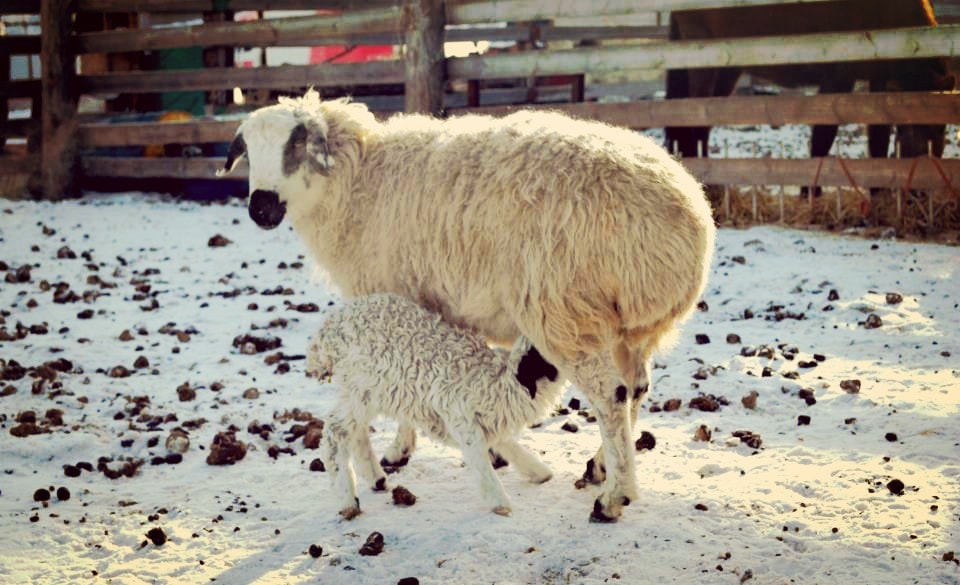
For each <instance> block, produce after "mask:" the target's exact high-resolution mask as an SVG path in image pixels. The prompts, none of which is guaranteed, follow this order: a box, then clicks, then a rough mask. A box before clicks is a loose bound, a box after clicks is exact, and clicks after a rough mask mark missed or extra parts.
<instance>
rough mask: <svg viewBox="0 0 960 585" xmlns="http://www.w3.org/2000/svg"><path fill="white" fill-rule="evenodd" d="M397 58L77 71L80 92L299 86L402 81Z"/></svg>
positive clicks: (400, 68) (374, 83)
mask: <svg viewBox="0 0 960 585" xmlns="http://www.w3.org/2000/svg"><path fill="white" fill-rule="evenodd" d="M403 80H404V75H403V63H402V62H401V61H398V60H396V61H369V62H365V63H344V64H324V65H280V66H276V67H268V68H225V69H215V68H210V69H185V70H179V71H136V72H128V73H111V74H105V75H81V76H80V77H79V83H80V88H81V90H82V91H83V92H84V93H117V92H129V93H149V92H156V91H178V90H186V89H203V90H211V89H231V88H234V87H241V88H244V89H254V88H271V89H282V88H299V87H310V86H313V87H340V86H353V85H367V84H369V85H382V84H389V83H403Z"/></svg>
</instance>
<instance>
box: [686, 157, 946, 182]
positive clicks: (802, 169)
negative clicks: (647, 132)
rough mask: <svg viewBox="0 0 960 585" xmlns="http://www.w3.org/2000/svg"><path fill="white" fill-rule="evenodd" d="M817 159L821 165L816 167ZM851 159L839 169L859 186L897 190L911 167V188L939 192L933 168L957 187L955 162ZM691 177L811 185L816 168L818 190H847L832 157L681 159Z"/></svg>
mask: <svg viewBox="0 0 960 585" xmlns="http://www.w3.org/2000/svg"><path fill="white" fill-rule="evenodd" d="M821 160H822V161H823V164H822V166H821ZM935 160H936V163H935V162H934V160H931V159H928V158H926V157H921V158H920V159H916V160H915V159H899V160H897V159H851V160H844V161H843V165H845V166H846V167H847V170H849V171H850V175H851V176H852V177H853V178H854V180H856V182H857V185H859V186H860V187H862V188H872V187H881V188H887V189H897V188H902V187H904V186H905V185H906V183H907V178H908V177H909V176H910V173H911V169H912V170H913V177H912V179H911V181H910V186H911V188H913V189H945V188H946V185H945V184H944V180H943V178H942V177H941V176H940V173H939V172H938V170H937V168H936V165H939V166H940V168H941V169H942V170H943V172H944V174H945V175H946V177H947V179H948V180H949V181H950V183H951V184H952V185H960V160H957V159H935ZM682 162H683V165H684V166H685V167H687V170H689V171H690V173H691V174H693V175H694V176H695V177H697V178H698V179H699V180H700V181H702V182H703V183H705V184H710V185H798V186H808V185H813V182H814V179H815V178H816V177H817V171H818V167H820V168H819V173H820V176H819V179H818V180H817V184H818V185H820V186H824V187H850V186H851V185H850V180H849V179H848V178H847V174H846V172H845V171H844V169H843V166H841V164H840V163H839V162H838V161H837V159H835V158H824V159H769V158H748V159H717V158H696V159H691V158H687V159H683V160H682Z"/></svg>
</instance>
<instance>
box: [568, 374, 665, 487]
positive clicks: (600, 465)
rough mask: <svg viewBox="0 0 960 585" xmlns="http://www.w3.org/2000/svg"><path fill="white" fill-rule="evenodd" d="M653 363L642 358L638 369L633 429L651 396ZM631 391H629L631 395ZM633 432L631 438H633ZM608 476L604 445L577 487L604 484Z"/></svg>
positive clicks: (633, 408)
mask: <svg viewBox="0 0 960 585" xmlns="http://www.w3.org/2000/svg"><path fill="white" fill-rule="evenodd" d="M652 367H653V363H652V361H651V360H650V358H649V357H647V358H641V361H640V367H639V368H638V369H637V378H636V381H635V386H634V388H633V391H632V395H631V397H630V398H631V400H630V417H629V422H630V426H631V428H632V429H633V428H634V427H635V425H636V423H637V420H638V419H639V417H640V406H641V405H642V404H643V401H644V399H645V398H646V397H647V396H648V395H649V391H650V385H651V383H650V375H649V374H650V372H652V371H653V370H652V369H651V368H652ZM629 392H630V391H628V393H629ZM632 434H633V433H632V431H631V436H632ZM606 476H607V468H606V465H605V464H604V457H603V445H601V446H600V448H599V449H597V452H596V454H595V455H594V456H593V457H592V458H590V459H589V460H588V461H587V465H586V469H585V470H584V472H583V477H582V478H581V479H580V480H578V481H577V487H578V488H583V487H585V486H586V484H587V483H593V484H597V485H599V484H602V483H603V481H604V479H606Z"/></svg>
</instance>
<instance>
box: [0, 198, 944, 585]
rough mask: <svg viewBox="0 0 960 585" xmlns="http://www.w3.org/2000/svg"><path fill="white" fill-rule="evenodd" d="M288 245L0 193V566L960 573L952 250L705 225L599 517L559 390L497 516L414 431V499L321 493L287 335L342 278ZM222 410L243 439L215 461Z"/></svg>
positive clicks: (575, 419)
mask: <svg viewBox="0 0 960 585" xmlns="http://www.w3.org/2000/svg"><path fill="white" fill-rule="evenodd" d="M217 235H220V236H222V238H215V236H217ZM228 240H229V241H228ZM211 244H213V245H211ZM303 254H304V248H303V246H302V245H301V244H300V242H299V240H298V239H297V238H296V236H295V235H294V234H293V233H292V232H291V231H290V230H289V229H287V226H286V224H284V225H283V226H282V227H281V228H280V229H277V230H275V231H272V232H265V231H261V230H259V229H258V228H257V227H256V226H255V225H254V224H253V223H252V222H251V221H250V220H249V219H248V218H247V214H246V210H245V208H244V207H243V206H242V205H241V204H240V203H237V202H231V203H228V204H212V205H210V204H207V205H205V204H199V203H192V202H177V201H173V200H170V199H166V198H161V197H158V196H150V195H143V194H128V195H113V196H100V197H96V196H90V197H87V198H85V199H83V200H79V201H68V202H63V203H57V204H52V203H37V202H0V262H2V265H0V268H2V270H0V291H2V292H0V310H2V313H0V315H2V319H0V328H2V333H0V339H3V341H0V359H2V360H3V362H0V365H2V377H3V380H2V381H0V394H2V396H0V469H2V471H3V473H2V474H0V582H3V583H38V584H48V583H50V584H52V583H122V584H141V583H204V582H209V581H215V582H217V583H226V584H231V585H232V584H246V583H294V584H299V583H378V584H389V583H396V582H398V581H399V580H400V579H402V578H405V577H415V578H417V579H419V582H420V583H424V584H441V583H442V584H449V583H465V584H473V583H498V584H524V583H558V584H559V583H585V584H599V583H629V584H634V583H640V584H643V583H651V584H656V583H718V584H721V583H722V584H731V583H733V584H736V583H750V584H754V583H756V584H781V583H820V584H829V583H864V584H891V585H894V584H896V585H900V584H904V583H918V584H924V585H926V584H934V583H937V584H951V583H952V584H955V583H960V567H958V564H957V562H956V561H955V560H951V559H953V558H955V557H954V555H955V554H960V528H958V526H960V524H958V516H960V458H958V452H960V450H958V446H960V425H958V415H960V365H958V364H960V362H958V356H960V311H958V303H960V254H958V251H957V248H954V247H943V246H938V245H932V244H916V243H902V242H897V241H892V240H882V241H870V240H864V239H854V238H844V237H839V236H836V235H830V234H824V233H816V232H804V231H797V230H789V229H780V228H772V227H761V228H752V229H748V230H742V231H740V230H729V229H724V230H721V232H720V235H719V242H718V249H717V253H716V261H715V264H714V269H713V274H712V277H711V281H710V285H709V289H708V291H707V293H706V295H705V298H704V302H705V304H704V305H703V306H702V307H701V308H702V309H703V310H701V311H699V312H697V313H696V315H695V317H694V318H693V319H692V321H691V322H689V323H688V324H687V325H686V326H685V328H684V330H683V334H682V336H681V338H680V342H679V344H678V345H677V347H676V348H675V349H674V350H673V351H672V352H670V353H669V354H666V355H663V356H659V357H658V358H657V363H658V369H656V370H655V376H654V380H655V383H654V388H653V391H652V393H651V400H650V401H649V403H648V404H647V408H644V412H643V413H642V414H641V418H640V422H639V424H638V426H637V429H636V432H635V435H636V436H637V437H640V434H641V431H646V432H647V433H649V434H651V435H652V437H653V438H654V439H655V443H656V444H655V446H654V447H653V449H648V450H643V451H639V452H638V453H637V455H636V458H637V464H638V468H639V472H638V474H639V482H640V485H641V487H642V498H641V499H640V501H637V502H634V503H633V504H632V505H631V506H630V507H629V508H627V510H626V512H625V515H624V517H623V519H622V520H621V521H620V522H619V523H617V524H613V525H597V524H590V523H588V522H587V518H588V514H589V511H590V509H591V506H592V503H593V500H594V498H595V488H592V487H587V488H585V489H581V490H578V489H576V488H575V487H574V482H575V480H577V479H578V478H579V477H580V474H581V473H582V470H583V464H584V462H585V461H586V459H587V458H588V457H589V455H590V454H592V453H593V452H594V451H595V450H596V448H597V447H598V445H599V441H600V437H599V433H598V428H597V424H596V423H595V422H590V420H591V419H590V418H588V417H589V416H590V406H589V404H588V403H586V401H585V400H584V399H583V396H582V395H581V394H580V393H579V392H578V391H577V390H576V389H575V388H569V389H568V391H567V392H566V395H565V396H564V398H563V401H562V404H560V405H559V406H558V408H560V407H562V408H563V409H564V410H558V412H557V414H556V415H554V416H551V417H550V418H548V419H547V420H545V421H544V422H543V424H542V425H540V426H539V427H538V428H535V429H532V430H530V431H529V432H528V433H526V435H525V436H524V438H523V440H522V442H523V443H524V444H526V445H528V446H530V447H532V448H535V449H537V450H538V451H540V452H542V453H543V458H544V459H545V460H546V461H547V462H548V463H549V464H550V465H551V467H552V468H553V469H554V472H555V475H554V478H553V479H552V480H551V481H549V482H547V483H546V484H543V485H532V484H528V483H526V482H525V481H523V479H522V478H521V477H520V476H519V475H518V474H517V473H515V472H514V471H513V470H512V469H511V468H509V467H507V468H503V469H501V470H500V471H499V473H500V474H501V477H502V479H503V481H504V484H505V487H506V488H507V491H508V493H509V494H510V496H511V498H512V499H513V503H514V513H513V515H512V516H511V517H507V518H504V517H500V516H496V515H494V514H492V513H490V512H489V511H487V510H485V509H484V507H483V505H482V504H481V503H480V500H479V497H478V488H477V486H476V485H475V482H474V480H473V477H472V475H470V473H469V470H467V469H465V468H464V467H463V466H462V463H461V460H460V457H459V454H458V452H457V451H456V450H454V449H451V448H448V447H445V446H441V445H437V444H435V443H432V442H430V441H429V440H421V442H420V446H419V448H418V451H417V452H416V453H415V455H414V456H413V458H412V460H411V462H410V464H409V465H408V466H407V467H406V468H403V469H402V470H400V471H399V472H398V473H396V474H394V475H391V476H390V482H391V484H390V487H393V486H397V485H402V486H404V487H406V488H407V489H409V490H410V491H411V492H412V493H413V494H415V495H416V497H417V500H416V503H415V504H414V505H413V506H409V507H401V506H396V505H394V504H393V503H392V501H391V497H390V492H389V491H388V492H387V493H386V494H379V493H377V494H375V493H372V492H370V491H369V486H365V485H363V484H362V482H361V506H362V507H363V510H364V513H363V514H362V515H361V516H359V517H358V518H356V519H355V520H353V521H344V520H342V519H341V518H340V517H339V516H337V513H336V506H335V504H334V502H333V501H332V498H331V497H330V494H331V490H330V485H329V478H328V477H327V474H326V473H324V472H320V471H311V463H312V462H313V461H314V459H316V457H317V451H315V450H312V449H309V448H307V446H305V444H304V438H307V439H308V440H309V439H310V437H311V436H312V434H311V433H308V434H307V435H306V437H304V436H301V433H303V432H304V430H306V427H307V426H309V424H310V420H309V417H308V416H307V415H306V414H305V413H306V412H309V413H311V414H312V415H313V416H315V417H317V418H320V419H322V418H323V415H324V411H325V409H326V408H327V407H328V405H329V404H331V397H330V390H329V387H327V386H324V385H322V384H320V383H319V382H317V381H315V380H312V379H308V378H305V377H304V375H303V367H304V362H303V361H302V360H300V359H297V358H298V356H302V355H303V353H304V352H305V348H306V343H307V339H308V337H309V335H310V334H311V333H312V332H313V330H314V329H315V328H316V326H317V324H318V322H319V321H320V319H322V314H323V311H324V310H325V309H326V308H327V307H328V305H329V304H330V303H339V302H340V299H339V298H338V297H337V296H336V295H335V293H334V292H333V291H329V290H327V289H326V288H325V287H324V285H323V283H322V280H321V279H318V278H315V277H314V275H313V274H312V271H311V269H310V262H309V260H308V259H305V258H304V256H303ZM24 266H26V267H28V268H23V267H24ZM888 293H896V294H889V295H888ZM315 309H316V310H315ZM750 315H752V317H751V316H750ZM875 325H878V326H876V327H874V326H875ZM242 335H250V336H252V337H251V338H247V339H246V340H245V342H238V343H237V344H236V345H235V344H234V340H235V338H237V337H238V336H242ZM270 339H279V340H281V342H282V345H280V346H279V347H277V348H274V349H269V350H265V351H262V352H259V353H248V352H251V351H254V350H255V349H256V345H257V343H260V344H261V345H263V344H264V343H266V342H269V340H270ZM241 341H244V340H241ZM278 354H280V355H278ZM54 360H68V362H69V363H67V362H64V361H59V362H57V361H54ZM14 362H17V364H19V366H18V365H17V364H15V363H14ZM41 380H43V381H41ZM854 381H858V382H854ZM251 389H256V390H251ZM857 389H859V390H858V391H856V390H857ZM753 393H755V404H750V402H751V401H750V400H749V398H748V400H747V404H744V403H743V402H742V399H743V398H744V397H749V396H751V394H753ZM703 395H712V396H713V400H711V399H709V398H699V399H698V397H701V396H703ZM574 398H576V399H578V400H580V411H578V410H577V409H575V408H570V407H569V406H568V404H569V401H570V400H571V399H574ZM694 399H697V400H694ZM691 401H693V403H692V405H691ZM674 406H678V407H677V408H676V409H675V410H673V409H672V408H673V407H674ZM698 406H699V407H700V408H710V407H713V406H717V407H719V408H718V410H716V411H714V412H709V411H704V410H700V409H698V408H697V407H698ZM750 406H752V408H751V407H750ZM294 409H299V410H298V411H297V412H294ZM651 410H652V411H655V412H651ZM31 413H32V415H33V416H31ZM298 413H299V414H298ZM60 419H62V422H61V420H60ZM297 419H299V421H298V420H297ZM31 420H34V422H32V423H31V422H30V421H31ZM314 424H316V423H314ZM296 425H300V426H299V427H297V426H296ZM572 425H575V426H572ZM375 426H376V431H377V432H376V433H375V434H374V447H375V448H376V449H377V450H378V451H379V452H382V451H383V450H384V448H385V447H386V445H387V444H388V443H389V441H390V439H391V437H392V432H393V430H394V429H395V428H396V427H395V425H394V424H393V423H392V422H389V421H383V422H381V423H377V424H376V425H375ZM565 426H566V429H570V430H572V429H576V432H570V430H565V429H564V427H565ZM701 426H702V427H703V428H702V429H701ZM178 427H179V428H182V429H184V430H186V432H187V434H188V439H189V448H188V449H187V450H186V451H185V452H184V453H183V454H182V460H180V461H179V462H178V460H179V459H180V457H178V456H177V454H176V453H175V452H172V451H171V450H168V448H167V446H166V443H167V439H168V437H169V436H170V435H171V431H172V430H174V429H176V428H178ZM229 429H234V430H235V433H234V436H235V439H236V440H237V441H241V442H243V443H245V445H246V448H247V450H246V454H245V456H244V457H243V458H242V459H241V460H239V461H237V462H236V463H234V464H233V465H211V464H208V463H207V458H208V456H209V455H211V453H212V446H213V443H214V438H215V436H216V435H218V433H224V432H226V431H228V430H229ZM698 429H700V432H699V435H700V438H701V439H704V438H706V436H705V435H706V434H709V435H710V439H709V440H695V435H696V434H698ZM250 431H254V432H250ZM740 431H749V433H751V434H744V433H742V432H740ZM33 432H37V433H38V434H29V433H33ZM735 433H736V434H737V435H741V437H739V438H738V437H737V436H735V435H734V434H735ZM17 435H26V436H17ZM174 443H176V441H172V442H171V446H172V447H174V451H176V447H177V445H176V444H174ZM649 443H650V441H649V437H648V438H647V441H646V444H648V445H649ZM180 445H181V446H182V441H181V443H180ZM751 445H752V446H751ZM223 453H224V452H223V450H220V455H221V456H223ZM141 462H142V464H141ZM78 463H89V468H90V469H92V471H91V470H88V469H83V468H82V467H77V465H78ZM154 463H156V464H154ZM313 466H314V468H316V464H315V463H314V464H313ZM98 468H99V470H98ZM124 472H126V474H128V475H130V476H131V477H127V475H125V474H124ZM111 476H118V477H116V478H115V479H111ZM51 488H52V489H51ZM60 488H65V489H60ZM43 490H46V491H47V492H51V493H50V494H49V495H47V494H45V493H44V491H43ZM35 498H39V499H41V500H43V499H44V498H48V499H47V500H46V501H35ZM375 531H376V532H379V533H381V534H382V535H383V539H384V548H383V552H382V553H381V554H379V555H378V556H367V555H361V554H360V552H359V551H360V548H361V546H362V545H363V544H364V541H365V540H366V539H367V537H368V536H369V535H370V534H371V533H373V532H375ZM311 545H316V546H315V547H313V548H312V551H313V553H314V554H316V553H321V554H320V555H319V557H317V558H315V557H314V556H312V555H311V554H310V551H311ZM320 549H322V552H321V551H320ZM408 582H410V581H408Z"/></svg>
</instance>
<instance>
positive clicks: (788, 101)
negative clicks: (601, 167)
mask: <svg viewBox="0 0 960 585" xmlns="http://www.w3.org/2000/svg"><path fill="white" fill-rule="evenodd" d="M525 108H533V109H549V110H554V111H562V112H566V113H567V114H569V115H571V116H575V117H578V118H591V119H596V120H601V121H603V122H607V123H609V124H614V125H617V126H625V127H628V128H658V127H663V126H723V125H738V124H769V125H771V126H782V125H783V124H890V123H897V122H900V123H913V124H950V123H956V122H957V120H960V95H957V94H954V93H924V92H900V93H872V94H871V93H853V94H818V95H812V96H802V95H782V96H731V97H714V98H685V99H676V100H669V101H665V100H664V101H637V102H626V103H595V102H592V103H584V104H547V105H543V106H525V105H520V106H494V107H480V108H467V109H462V110H454V112H453V113H454V114H457V115H458V114H461V113H475V114H489V115H493V116H502V115H505V114H507V113H509V112H512V111H516V110H519V109H525Z"/></svg>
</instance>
